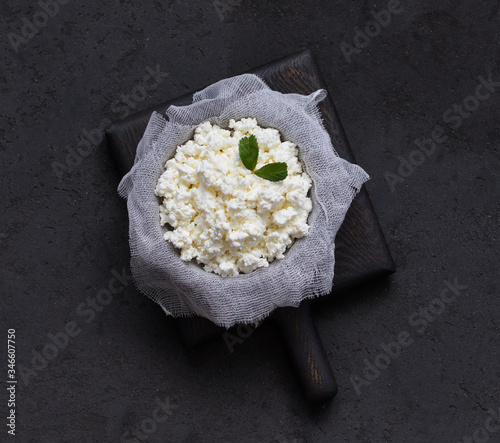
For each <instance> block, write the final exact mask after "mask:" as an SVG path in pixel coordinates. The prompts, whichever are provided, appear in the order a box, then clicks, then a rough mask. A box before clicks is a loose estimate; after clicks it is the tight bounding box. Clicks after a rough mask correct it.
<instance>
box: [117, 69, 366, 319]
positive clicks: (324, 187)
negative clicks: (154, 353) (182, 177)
mask: <svg viewBox="0 0 500 443" xmlns="http://www.w3.org/2000/svg"><path fill="white" fill-rule="evenodd" d="M325 97H326V91H325V90H322V89H321V90H318V91H316V92H314V93H313V94H311V95H308V96H304V95H299V94H281V93H279V92H276V91H273V90H271V89H270V88H269V87H268V86H267V85H266V84H265V83H264V81H263V80H262V79H260V78H259V77H257V76H256V75H253V74H244V75H240V76H237V77H232V78H228V79H225V80H221V81H219V82H217V83H215V84H213V85H211V86H209V87H207V88H206V89H204V90H202V91H200V92H198V93H196V94H194V96H193V103H192V104H191V105H188V106H171V107H170V108H169V109H168V110H167V112H166V118H164V117H162V116H161V115H160V114H158V113H153V115H152V116H151V118H150V120H149V123H148V126H147V128H146V132H145V133H144V136H143V138H142V140H141V142H140V143H139V146H138V147H137V154H136V157H135V162H134V166H133V167H132V169H131V170H130V171H129V172H128V174H127V175H125V177H123V179H122V181H121V182H120V184H119V186H118V192H119V194H120V195H121V196H122V197H124V198H126V199H127V207H128V213H129V223H130V227H129V237H130V250H131V269H132V274H133V276H134V280H135V283H136V285H137V287H138V289H139V290H140V291H141V292H142V293H144V294H145V295H147V296H149V297H150V298H152V299H153V300H154V301H155V302H156V303H158V304H159V305H160V306H161V307H162V308H163V310H164V311H165V312H166V313H167V315H172V316H174V317H179V316H192V315H199V316H202V317H205V318H207V319H209V320H211V321H212V322H214V323H216V324H217V325H220V326H225V327H230V326H232V325H234V324H236V323H245V324H250V323H257V322H259V321H260V320H261V319H263V318H264V317H266V316H267V315H269V314H270V313H271V312H272V311H273V310H274V309H275V308H277V307H280V306H298V305H299V303H300V302H301V301H302V300H304V299H306V298H313V297H318V296H321V295H324V294H328V293H329V292H330V290H331V288H332V281H333V273H334V264H335V255H334V247H335V244H334V241H335V235H336V234H337V231H338V229H339V228H340V225H341V224H342V222H343V220H344V216H345V214H346V212H347V209H348V208H349V205H350V204H351V202H352V200H353V198H354V196H355V195H356V194H357V192H358V191H359V189H360V188H361V186H362V184H363V183H364V182H365V181H366V180H368V178H369V177H368V175H367V174H366V172H365V171H363V169H361V168H360V167H359V166H357V165H353V164H351V163H349V162H347V161H345V160H343V159H341V158H340V157H339V156H338V154H337V153H336V152H335V150H334V147H333V146H332V143H331V140H330V137H329V135H328V133H327V132H326V130H325V129H324V127H323V124H322V120H321V116H320V112H319V109H318V107H317V104H318V103H319V102H320V101H322V100H323V99H324V98H325ZM243 117H254V118H256V119H257V122H258V124H259V125H260V126H263V127H272V128H276V129H277V130H279V131H280V133H281V135H282V137H283V140H289V141H291V142H293V143H295V144H297V146H298V149H299V157H300V160H301V162H302V166H303V168H304V169H305V171H306V172H307V173H308V174H309V176H310V177H311V179H312V182H313V186H312V189H311V191H310V194H311V195H310V196H311V199H312V202H313V208H312V211H311V213H310V214H309V218H308V224H309V225H310V231H309V235H308V236H306V237H304V238H301V239H297V240H295V242H294V243H293V245H292V246H291V247H290V248H289V250H288V251H287V252H286V253H285V258H283V259H281V260H275V261H274V262H273V263H271V264H270V265H269V267H267V268H259V269H257V270H255V271H253V272H252V273H250V274H240V275H238V276H235V277H221V276H219V275H217V274H213V273H209V272H206V271H204V270H203V269H202V268H201V266H200V265H198V264H196V263H194V262H184V261H182V260H181V259H180V254H179V252H178V250H177V249H176V248H175V247H174V246H173V245H172V244H171V243H170V242H168V241H166V240H164V239H163V235H164V233H165V232H166V230H167V228H166V227H162V226H161V225H160V216H159V205H160V200H159V198H158V197H156V196H155V194H154V189H155V186H156V182H157V181H158V178H159V177H160V175H161V174H162V173H163V171H164V164H165V162H166V161H167V160H168V159H169V158H171V157H173V156H174V154H175V150H176V148H177V146H179V145H181V144H183V143H185V142H186V141H187V140H190V139H192V138H193V136H194V129H195V128H196V126H198V125H199V124H200V123H202V122H203V121H206V120H209V121H210V122H211V123H212V124H217V125H219V126H221V127H223V128H227V127H228V124H229V120H230V119H235V120H240V119H241V118H243Z"/></svg>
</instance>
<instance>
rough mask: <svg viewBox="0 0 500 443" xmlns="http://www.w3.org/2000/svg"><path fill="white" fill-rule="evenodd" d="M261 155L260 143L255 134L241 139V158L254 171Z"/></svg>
mask: <svg viewBox="0 0 500 443" xmlns="http://www.w3.org/2000/svg"><path fill="white" fill-rule="evenodd" d="M258 157H259V145H258V143H257V138H256V137H255V135H251V136H250V137H243V138H242V139H241V140H240V158H241V161H242V162H243V164H244V165H245V167H246V168H247V169H250V171H253V170H254V169H255V165H256V164H257V158H258Z"/></svg>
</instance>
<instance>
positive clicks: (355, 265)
mask: <svg viewBox="0 0 500 443" xmlns="http://www.w3.org/2000/svg"><path fill="white" fill-rule="evenodd" d="M250 72H252V73H254V74H257V75H259V76H260V77H261V78H262V79H264V81H265V82H266V83H267V84H268V85H269V86H270V87H271V88H272V89H274V90H276V91H279V92H283V93H299V94H310V93H312V92H314V91H316V90H318V89H321V88H322V89H326V87H325V84H324V82H323V79H322V78H321V75H320V73H319V70H318V68H317V66H316V63H315V62H314V59H313V56H312V54H311V52H310V51H308V50H306V51H303V52H300V53H298V54H295V55H292V56H290V57H286V58H284V59H282V60H278V61H276V62H273V63H270V64H267V65H265V66H262V67H260V68H257V69H254V70H252V71H250ZM191 102H192V94H188V95H185V96H183V97H180V98H177V99H175V100H171V101H169V102H166V103H162V104H159V105H157V106H155V107H153V108H151V109H148V110H147V111H143V112H141V113H138V114H134V115H132V116H130V117H128V118H127V119H125V120H122V121H119V122H116V123H114V124H112V125H111V126H110V127H109V128H108V130H107V131H106V133H107V137H108V140H109V144H110V149H111V151H112V155H113V157H114V159H115V161H116V163H117V166H118V168H119V170H120V173H121V174H122V175H125V174H126V173H127V172H128V171H129V170H130V168H131V167H132V165H133V163H134V158H135V152H136V148H137V145H138V143H139V141H140V140H141V138H142V136H143V134H144V131H145V129H146V126H147V123H148V121H149V118H150V116H151V114H152V112H153V111H157V112H159V113H161V114H164V113H165V111H166V110H167V109H168V107H169V106H170V105H177V106H179V105H187V104H189V103H191ZM320 110H321V114H322V116H323V120H324V124H325V128H326V130H327V131H328V133H329V134H330V137H331V140H332V143H333V146H334V147H335V149H336V151H337V152H338V154H339V155H340V156H341V157H342V158H345V159H346V160H349V161H350V162H354V163H355V159H354V155H353V153H352V151H351V148H350V146H349V144H348V142H347V139H346V137H345V133H344V130H343V128H342V125H341V123H340V120H339V117H338V115H337V111H336V110H335V106H334V104H333V101H332V99H331V97H330V96H328V97H327V98H326V99H325V100H324V101H323V102H322V103H321V104H320ZM335 260H336V262H335V277H334V286H333V289H332V292H331V294H330V295H333V294H337V293H339V292H340V291H344V290H346V289H349V288H351V287H353V286H354V285H358V284H361V283H363V282H366V281H369V280H371V279H373V278H376V277H379V276H382V275H386V274H389V273H391V272H394V271H395V267H394V262H393V260H392V257H391V254H390V251H389V248H388V247H387V243H386V241H385V239H384V235H383V233H382V230H381V228H380V225H379V222H378V220H377V217H376V215H375V211H374V209H373V206H372V204H371V201H370V198H369V196H368V193H367V191H366V189H365V187H363V188H362V190H361V192H360V193H359V194H358V195H357V196H356V198H355V199H354V201H353V203H352V205H351V207H350V208H349V211H348V212H347V214H346V217H345V220H344V223H343V224H342V226H341V228H340V230H339V232H338V234H337V237H336V239H335ZM271 318H272V319H273V320H274V321H275V322H276V324H277V325H278V327H279V329H280V331H281V334H282V336H283V339H284V341H285V344H286V346H287V348H288V350H289V352H290V355H291V357H292V359H293V361H294V364H295V366H296V369H297V372H298V375H299V378H300V380H301V382H302V386H303V388H304V391H305V394H306V396H307V397H308V398H309V399H310V400H311V401H325V400H328V399H329V398H331V397H333V396H334V395H335V393H336V392H337V385H336V383H335V379H334V377H333V373H332V371H331V368H330V365H329V362H328V359H327V357H326V355H325V351H324V348H323V345H322V343H321V340H320V337H319V335H318V333H317V330H316V327H315V325H314V322H313V320H312V317H311V312H310V302H305V303H302V304H301V306H300V307H299V308H280V309H277V310H276V311H275V312H274V313H273V315H272V317H271ZM177 323H178V325H179V327H180V329H181V333H182V336H183V340H184V342H185V343H186V345H188V346H192V345H195V344H197V343H200V342H202V341H204V340H208V339H211V338H214V337H216V336H218V335H220V334H221V333H222V332H224V331H225V329H223V328H220V327H218V326H216V325H214V324H213V323H211V322H210V321H208V320H206V319H203V318H200V317H193V318H187V319H186V318H184V319H177Z"/></svg>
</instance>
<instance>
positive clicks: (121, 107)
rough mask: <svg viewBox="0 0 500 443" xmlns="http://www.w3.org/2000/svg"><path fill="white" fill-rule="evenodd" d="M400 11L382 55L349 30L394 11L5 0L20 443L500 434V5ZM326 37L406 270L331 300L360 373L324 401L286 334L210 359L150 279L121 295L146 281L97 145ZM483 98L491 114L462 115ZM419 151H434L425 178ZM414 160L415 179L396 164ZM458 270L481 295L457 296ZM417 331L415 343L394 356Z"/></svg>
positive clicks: (6, 152) (1, 63) (2, 39)
mask: <svg viewBox="0 0 500 443" xmlns="http://www.w3.org/2000/svg"><path fill="white" fill-rule="evenodd" d="M42 4H43V2H42ZM400 5H401V6H400V8H402V10H401V12H400V13H398V14H395V15H392V19H391V23H389V24H387V26H386V27H385V28H383V29H382V31H381V32H380V34H379V35H376V36H374V37H373V38H371V40H370V41H369V42H367V41H360V40H359V38H358V44H361V45H363V46H366V47H364V48H362V49H360V50H358V51H357V52H356V53H352V58H351V60H350V63H349V62H348V60H347V59H346V57H345V56H344V54H343V51H342V48H341V46H340V45H341V43H342V42H345V43H346V44H350V45H354V37H355V35H356V32H357V31H356V27H358V28H361V29H364V28H365V26H366V23H367V22H368V21H369V20H372V15H371V11H381V10H384V9H386V8H387V2H386V1H381V2H380V1H377V2H367V1H360V0H356V1H338V0H336V1H330V2H327V1H311V2H303V1H295V0H292V1H288V2H280V1H275V0H273V1H267V2H256V1H250V0H231V1H230V0H226V2H225V3H224V2H223V1H221V2H216V3H215V4H214V3H212V2H187V1H186V2H181V1H172V0H167V1H166V2H160V1H151V0H145V1H143V2H139V1H136V0H133V1H111V0H104V1H102V2H95V3H93V4H82V3H80V2H74V1H71V0H70V1H66V3H65V4H61V5H59V7H58V8H59V10H58V11H55V7H53V8H52V15H53V17H49V18H48V20H47V23H46V24H44V16H43V14H39V12H40V11H43V9H42V6H41V5H40V4H39V3H37V2H28V1H26V0H23V1H22V2H19V1H17V0H16V1H14V0H2V2H1V6H2V7H1V11H2V19H3V20H2V26H1V28H0V29H1V31H0V32H1V35H0V46H1V50H0V51H1V60H0V67H1V68H0V91H1V101H0V113H1V116H2V118H1V119H0V139H1V149H0V158H1V165H2V172H1V178H0V180H1V188H0V189H1V195H2V211H1V214H2V217H1V221H0V245H1V246H0V247H1V249H0V250H1V268H0V272H1V325H2V331H1V334H3V338H2V341H3V343H4V345H3V346H2V349H3V357H2V358H1V359H0V361H1V362H2V363H1V374H2V375H1V379H2V386H3V387H2V394H1V395H0V401H1V403H0V404H1V407H0V411H1V414H0V416H1V417H2V423H1V427H0V441H2V442H3V441H16V442H23V443H24V442H36V443H41V442H43V443H44V442H50V443H52V442H77V443H79V442H82V443H87V442H120V441H122V442H133V441H148V442H193V443H194V442H462V441H464V442H467V441H476V442H481V441H483V442H485V441H489V442H499V441H500V423H498V421H495V420H496V419H495V418H494V417H498V416H499V415H500V411H499V409H500V388H499V376H500V358H499V349H500V337H499V326H500V320H499V316H500V302H499V298H498V286H497V283H498V276H499V274H500V272H499V271H500V269H499V264H498V251H499V229H498V227H499V216H500V212H499V194H500V193H499V182H498V171H499V168H500V156H499V146H500V128H499V116H500V85H498V84H497V85H496V86H495V85H493V86H491V85H490V86H489V87H488V88H489V89H490V91H488V90H487V88H486V87H483V88H481V87H479V89H478V94H479V95H480V96H481V97H482V99H481V100H476V99H472V98H470V96H471V95H474V94H475V91H476V88H477V87H478V85H479V84H480V80H479V79H478V77H479V76H484V77H485V78H487V77H488V75H489V73H491V75H492V80H493V82H495V81H500V59H499V55H500V53H499V43H500V34H499V32H498V29H499V22H500V11H499V2H498V1H496V0H488V1H476V2H473V1H469V2H466V1H450V0H444V1H441V2H435V1H429V0H426V1H421V2H409V1H402V2H401V4H400ZM35 14H38V15H36V16H35ZM34 16H35V20H36V21H37V23H38V28H39V29H38V32H37V34H36V35H35V34H34V32H36V29H29V28H30V25H28V24H27V23H28V22H30V23H33V18H34ZM23 28H24V36H23ZM372 31H373V33H376V31H377V29H376V28H375V29H372ZM30 32H31V34H30ZM369 32H370V31H369ZM13 33H15V34H17V36H18V37H15V36H13V35H12V34H13ZM9 34H10V36H9ZM28 37H31V38H28ZM20 38H22V39H23V40H22V41H21V40H20ZM12 39H15V45H14V46H16V48H17V52H16V50H15V49H14V46H13V45H12V44H11V43H10V40H12ZM303 48H311V49H312V51H313V52H314V54H315V56H316V59H317V61H318V64H319V66H320V68H321V70H322V72H323V75H324V78H325V80H326V83H327V85H328V88H329V91H330V93H331V94H332V96H333V100H334V102H335V104H336V106H337V108H338V111H339V114H340V117H341V119H342V122H343V124H344V127H345V131H346V133H347V136H348V138H349V141H350V143H351V145H352V148H353V150H354V152H355V154H356V156H357V160H358V163H359V164H360V165H361V166H362V167H364V168H365V169H366V170H367V171H368V172H369V173H370V175H371V176H372V179H371V180H370V182H369V183H368V184H367V187H368V190H369V193H370V195H371V197H372V200H373V204H374V206H375V209H376V211H377V213H378V215H379V218H380V222H381V225H382V227H383V230H384V232H385V234H386V237H387V241H388V243H389V246H390V248H391V250H392V252H393V254H394V258H395V261H396V263H397V266H398V271H397V272H396V274H394V275H393V276H391V277H390V278H389V279H387V281H384V282H380V283H377V284H373V285H370V286H368V287H365V288H363V289H360V290H358V291H355V292H353V293H352V294H349V295H346V296H344V297H342V298H340V299H337V300H331V301H327V302H325V303H322V304H321V305H319V306H317V308H316V319H317V324H318V329H319V332H320V334H321V336H322V338H323V340H324V343H325V348H326V350H327V353H328V356H329V358H330V361H331V364H332V366H333V368H334V371H335V373H336V375H337V381H338V383H339V387H340V391H339V394H338V396H337V397H336V398H335V400H334V402H333V403H332V404H330V405H327V406H326V407H324V408H320V409H312V408H310V407H308V406H307V405H306V404H305V401H304V399H303V397H302V394H301V392H300V391H299V390H298V385H297V380H296V378H295V374H294V372H293V370H292V368H291V367H290V361H289V359H288V358H287V356H286V355H285V352H284V350H283V347H282V342H281V341H280V338H279V337H278V335H277V333H276V331H275V330H274V329H273V328H272V325H268V324H264V325H262V326H261V327H260V328H258V329H257V330H256V331H255V332H254V333H253V334H252V335H251V336H250V337H249V338H247V339H245V340H244V341H243V343H240V344H237V345H235V346H234V352H233V353H231V352H230V351H229V349H228V347H227V346H226V345H225V343H224V342H223V341H222V340H220V341H215V342H212V343H209V344H207V345H204V346H201V347H199V348H197V349H194V350H186V349H185V348H184V347H183V345H182V343H181V342H180V337H179V333H178V331H177V329H176V326H175V324H174V322H173V321H172V320H170V319H167V318H166V317H165V316H164V314H163V312H162V311H161V309H160V308H158V307H157V306H156V305H155V304H154V303H152V302H151V301H149V300H148V299H146V298H145V297H143V296H141V295H139V294H138V293H137V291H136V290H135V289H134V288H133V285H132V284H131V283H130V282H129V281H128V280H124V281H123V282H122V283H120V281H119V280H116V281H114V283H115V286H114V288H115V291H116V292H117V293H116V294H115V295H113V296H112V297H111V298H109V297H108V298H106V296H107V295H108V294H107V293H106V292H104V291H102V290H103V289H106V288H107V287H108V285H109V283H110V281H111V280H112V279H113V278H115V277H114V274H113V272H118V273H122V270H124V272H125V273H127V272H128V263H129V253H128V243H127V226H126V220H127V213H126V208H125V202H124V201H122V200H121V199H120V198H119V197H118V195H117V193H116V187H117V185H118V180H119V176H118V173H117V171H116V170H115V166H114V164H113V161H112V159H111V157H110V155H109V152H108V149H107V145H106V143H105V142H102V143H98V146H97V147H95V148H92V146H91V145H90V144H87V147H85V145H83V144H82V142H81V140H82V139H84V138H85V135H84V134H85V133H86V132H88V133H90V136H91V137H94V139H95V140H96V141H97V142H98V141H99V138H100V136H101V135H102V131H101V130H100V129H99V128H102V127H104V126H105V125H106V124H107V123H108V122H110V121H112V120H116V119H118V118H120V117H122V116H124V115H125V114H126V113H128V112H134V111H136V110H141V109H146V108H148V107H150V106H151V105H154V104H155V103H158V102H162V101H165V100H168V99H171V98H174V97H176V96H179V95H182V94H185V93H187V92H189V91H193V90H196V89H199V88H202V87H204V86H206V85H208V84H210V83H212V82H214V81H217V80H219V79H221V78H224V77H227V76H232V75H235V74H238V73H241V72H243V71H245V70H247V69H249V68H253V67H255V66H258V65H261V64H264V63H267V62H269V61H273V60H275V59H277V58H280V57H282V56H286V55H289V54H291V53H294V52H297V51H299V50H301V49H303ZM344 50H345V49H344ZM157 66H159V69H160V71H161V72H164V73H168V76H166V75H165V76H163V77H162V76H160V77H159V82H157V85H156V86H155V87H153V83H154V82H153V81H151V80H148V82H147V85H148V87H149V88H150V89H149V90H148V91H147V96H145V97H143V96H142V95H141V92H142V89H141V88H139V87H138V86H140V85H142V84H144V77H145V75H146V74H147V72H148V69H153V70H155V69H156V67H157ZM148 67H149V68H148ZM134 88H135V89H134ZM134 92H135V99H134V98H132V99H131V100H132V101H129V104H128V105H125V104H124V103H123V101H122V100H123V98H122V95H123V94H127V95H130V94H133V93H134ZM488 94H489V96H488V97H486V96H487V95H488ZM125 100H128V99H127V98H125ZM464 100H465V102H466V105H467V106H468V107H469V108H471V109H473V108H475V107H476V106H477V109H475V110H474V111H472V112H470V113H469V111H463V110H462V111H459V110H457V111H454V110H453V106H454V104H463V102H464ZM132 108H133V109H132ZM448 110H449V111H448ZM447 111H448V112H447ZM456 112H462V113H463V116H462V117H457V114H456ZM445 113H446V114H445ZM436 125H441V127H442V128H444V133H445V136H443V135H442V134H440V133H439V131H438V132H436V135H437V137H438V138H439V137H440V140H441V142H439V143H437V144H436V147H435V150H434V152H432V153H430V154H429V155H425V154H418V153H415V152H414V151H415V149H417V145H416V144H415V140H423V139H426V138H429V137H431V134H432V131H433V129H434V128H435V127H436ZM443 138H446V139H445V140H444V141H443ZM79 143H80V148H81V149H83V150H86V152H84V151H82V152H84V155H78V156H76V157H75V154H74V152H75V151H72V150H76V149H77V147H78V144H79ZM68 154H69V157H68V158H67V156H68ZM401 158H402V159H403V163H405V162H407V161H408V160H409V159H410V158H411V159H412V161H413V162H414V163H415V164H418V163H420V162H421V164H420V165H418V166H416V167H414V170H413V171H411V170H409V169H408V165H406V169H405V167H401V166H400V164H401V161H402V160H401ZM66 160H68V162H69V165H70V166H68V164H67V163H66ZM58 164H60V165H59V166H58ZM64 165H65V167H64V169H65V171H64V172H62V173H58V171H60V170H61V166H64ZM54 166H55V167H56V169H54ZM398 168H400V174H402V175H404V176H405V177H402V176H401V175H400V178H399V179H398V178H397V177H396V176H395V175H390V174H398ZM388 173H390V174H388ZM58 175H60V178H59V177H58ZM395 177H396V178H395ZM391 183H393V184H392V186H391ZM454 280H455V283H454V285H455V286H457V285H458V286H459V287H461V288H462V289H460V290H456V289H455V291H456V294H454V293H453V292H452V291H451V290H449V291H448V292H446V291H444V292H443V289H445V288H447V283H446V282H445V281H448V282H451V283H452V285H453V282H454ZM463 286H467V288H463ZM97 295H99V297H100V299H101V302H99V301H94V300H95V298H96V296H97ZM441 296H443V297H444V298H445V299H446V300H445V302H443V301H439V300H437V301H436V300H435V299H436V298H438V299H439V298H441ZM106 303H108V304H106ZM92 304H94V305H93V306H94V307H92ZM429 308H430V310H429ZM8 328H13V329H15V331H16V332H15V336H16V339H15V342H16V343H15V345H16V370H17V374H16V377H17V380H18V383H17V385H16V386H17V389H16V398H15V400H16V406H15V411H16V412H15V415H16V430H15V432H16V436H15V437H13V436H9V435H8V434H7V430H8V429H9V428H8V427H7V422H8V420H7V419H6V417H8V415H9V411H8V409H9V408H8V406H7V400H8V398H7V395H8V391H6V389H5V388H6V386H7V384H6V383H5V380H6V379H7V369H8V368H7V353H6V351H7V349H6V347H5V344H6V340H7V330H8ZM65 331H66V332H65ZM405 332H406V334H405ZM68 333H71V335H72V336H70V335H68ZM51 334H52V335H51ZM51 337H52V338H51ZM398 337H399V338H400V339H401V340H403V339H405V340H406V341H405V342H404V343H405V344H408V343H409V345H408V346H404V347H402V349H401V350H399V347H398V346H395V345H393V346H390V347H389V348H387V347H386V346H385V345H388V344H389V343H391V342H395V341H397V340H398ZM53 340H55V341H56V342H58V343H59V347H56V345H53V344H52V343H53ZM66 342H67V343H66ZM384 347H386V350H385V351H384ZM388 353H389V354H392V356H388ZM56 354H57V355H56ZM384 354H385V355H384ZM375 363H377V364H378V365H379V367H382V368H384V369H377V368H376V367H374V366H373V365H374V364H375ZM368 368H371V369H368ZM374 368H375V369H374ZM158 401H161V402H163V404H164V406H163V410H161V409H160V408H159V406H158V404H159V403H158ZM165 402H166V403H165ZM165 411H166V412H165ZM489 417H491V418H489ZM499 420H500V419H499ZM141 426H142V427H143V429H144V430H145V431H146V432H147V433H144V431H143V430H140V428H141ZM138 429H139V432H138V433H137V432H136V430H138ZM153 431H154V432H153ZM134 432H136V435H137V436H136V437H134V436H133V435H132V434H133V433H134Z"/></svg>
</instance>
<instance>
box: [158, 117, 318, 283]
mask: <svg viewBox="0 0 500 443" xmlns="http://www.w3.org/2000/svg"><path fill="white" fill-rule="evenodd" d="M229 128H230V129H229V130H227V129H222V128H220V127H219V126H217V125H212V124H210V122H204V123H202V124H200V125H199V126H198V127H197V128H196V130H195V135H194V140H189V141H188V142H187V143H185V144H184V145H181V146H179V147H178V148H177V151H176V154H175V156H174V158H172V159H171V160H168V161H167V162H166V164H165V172H163V174H162V175H161V177H160V178H159V180H158V183H157V186H156V189H155V194H156V195H157V196H158V197H160V198H162V203H161V205H160V223H161V225H170V227H171V228H173V229H172V230H169V231H167V232H166V233H165V240H168V241H170V242H171V243H172V244H173V245H174V246H175V247H176V248H179V249H180V251H181V252H180V255H181V259H182V260H185V261H190V260H193V259H196V261H197V262H198V263H201V264H203V265H204V269H205V270H206V271H208V272H215V273H216V274H219V275H221V276H224V277H225V276H236V275H238V274H239V273H240V272H243V273H250V272H252V271H254V270H255V269H257V268H260V267H266V266H269V263H270V262H272V261H273V260H275V259H282V258H283V257H284V253H285V251H286V249H287V248H288V247H289V246H290V245H291V244H292V243H293V241H294V239H296V238H301V237H303V236H305V235H307V233H308V231H309V225H308V224H307V217H308V215H309V212H310V211H311V208H312V203H311V199H310V198H308V197H307V194H308V191H309V189H310V187H311V184H312V183H311V179H310V177H309V176H308V175H307V173H306V172H303V170H302V167H301V164H300V162H299V159H298V149H297V145H295V144H294V143H291V142H288V141H285V142H282V141H281V137H280V133H279V132H278V131H277V130H276V129H272V128H261V127H260V126H259V125H258V124H257V121H256V120H255V119H254V118H243V119H241V120H240V121H234V120H231V121H230V123H229ZM252 134H253V135H255V137H256V138H257V141H258V144H259V157H258V163H257V167H256V169H258V168H260V167H262V166H264V165H265V164H267V163H271V162H286V163H287V169H288V176H287V177H286V178H285V179H284V180H282V181H279V182H271V181H268V180H265V179H262V178H260V177H258V176H256V175H255V174H253V173H252V171H250V170H248V169H247V168H245V166H244V165H243V163H242V162H241V159H240V156H239V148H238V147H239V141H240V139H241V138H242V137H247V136H250V135H252Z"/></svg>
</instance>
